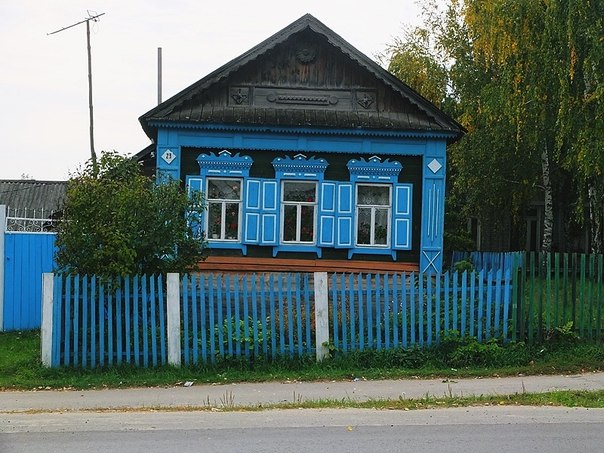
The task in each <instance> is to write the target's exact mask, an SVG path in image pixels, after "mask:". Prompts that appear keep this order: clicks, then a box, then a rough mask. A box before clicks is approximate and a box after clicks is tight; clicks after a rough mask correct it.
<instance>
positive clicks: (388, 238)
mask: <svg viewBox="0 0 604 453" xmlns="http://www.w3.org/2000/svg"><path fill="white" fill-rule="evenodd" d="M359 187H386V188H388V204H387V205H372V204H359ZM368 208H369V209H371V211H370V212H371V217H370V222H371V223H370V227H369V228H370V230H369V244H360V243H359V209H368ZM354 209H355V221H354V243H355V247H371V248H376V247H379V248H390V242H391V239H392V184H368V183H357V184H355V207H354ZM377 209H380V210H381V209H387V210H388V216H387V217H388V219H387V221H386V227H387V230H386V243H385V244H376V242H375V213H376V210H377Z"/></svg>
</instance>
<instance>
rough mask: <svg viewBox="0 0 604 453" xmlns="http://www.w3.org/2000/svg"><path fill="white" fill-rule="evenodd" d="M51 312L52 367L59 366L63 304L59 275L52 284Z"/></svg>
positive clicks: (61, 284)
mask: <svg viewBox="0 0 604 453" xmlns="http://www.w3.org/2000/svg"><path fill="white" fill-rule="evenodd" d="M53 289H54V290H53V296H52V297H53V300H54V301H55V302H54V303H53V307H52V308H53V310H52V325H53V331H52V334H53V338H52V357H51V363H52V366H53V367H58V366H60V365H61V340H62V335H61V306H62V304H63V291H62V290H63V278H62V276H61V275H55V277H54V282H53Z"/></svg>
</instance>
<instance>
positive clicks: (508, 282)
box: [503, 269, 557, 340]
mask: <svg viewBox="0 0 604 453" xmlns="http://www.w3.org/2000/svg"><path fill="white" fill-rule="evenodd" d="M510 272H511V271H510V269H506V270H505V288H504V290H503V294H504V301H503V339H504V340H507V339H508V331H509V321H510V316H509V315H510V298H511V292H512V286H511V283H512V276H511V275H510ZM556 275H557V274H556Z"/></svg>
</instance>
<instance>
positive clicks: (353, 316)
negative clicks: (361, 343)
mask: <svg viewBox="0 0 604 453" xmlns="http://www.w3.org/2000/svg"><path fill="white" fill-rule="evenodd" d="M344 280H345V279H344V275H342V281H344ZM345 291H346V287H345V285H344V286H343V287H342V297H344V294H345ZM348 303H349V304H350V343H349V344H350V349H349V350H350V351H352V350H354V349H355V348H356V345H357V339H356V337H357V335H356V322H355V320H356V319H357V317H356V313H358V310H357V311H356V313H355V306H354V276H353V275H352V274H349V275H348Z"/></svg>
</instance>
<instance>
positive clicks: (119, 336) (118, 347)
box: [115, 280, 124, 365]
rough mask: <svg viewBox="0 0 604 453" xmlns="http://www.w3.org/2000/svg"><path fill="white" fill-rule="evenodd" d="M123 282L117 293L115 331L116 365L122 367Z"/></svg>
mask: <svg viewBox="0 0 604 453" xmlns="http://www.w3.org/2000/svg"><path fill="white" fill-rule="evenodd" d="M121 288H122V281H121V280H120V287H118V288H117V290H116V292H115V312H116V317H115V331H116V353H117V354H116V363H117V364H118V365H121V364H122V362H123V353H124V341H123V336H122V335H123V328H124V324H123V322H122V314H123V311H122V289H121Z"/></svg>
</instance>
